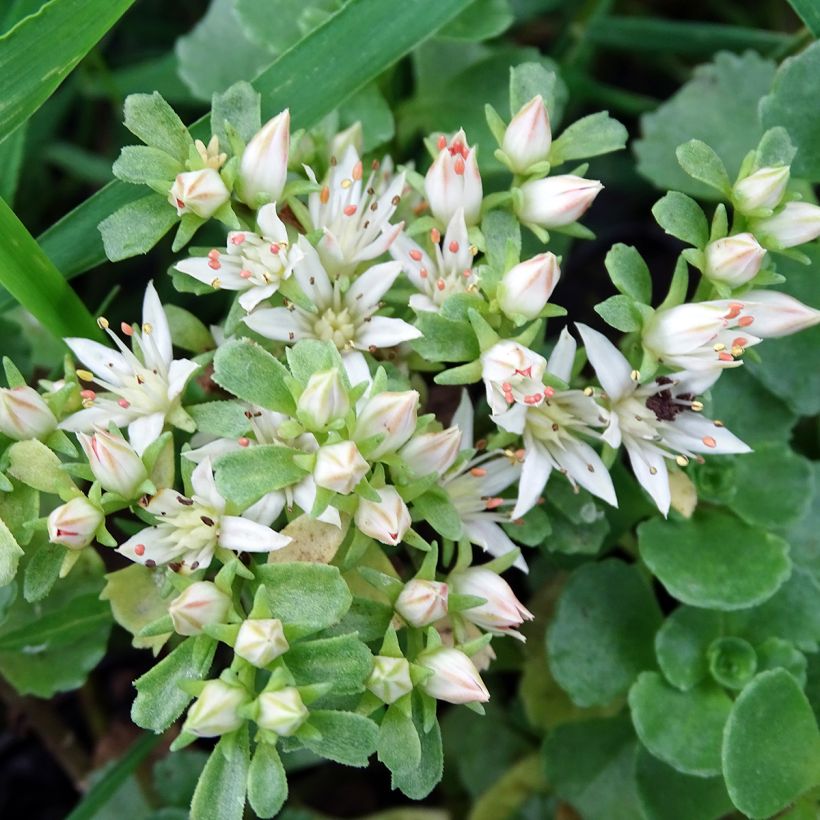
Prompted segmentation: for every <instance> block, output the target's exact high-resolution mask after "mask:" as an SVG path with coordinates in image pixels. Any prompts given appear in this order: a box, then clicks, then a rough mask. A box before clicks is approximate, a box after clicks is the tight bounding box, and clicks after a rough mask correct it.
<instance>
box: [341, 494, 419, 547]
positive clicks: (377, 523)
mask: <svg viewBox="0 0 820 820" xmlns="http://www.w3.org/2000/svg"><path fill="white" fill-rule="evenodd" d="M376 492H377V493H378V496H379V500H378V501H370V500H368V499H367V498H361V499H359V506H358V507H357V509H356V514H355V516H354V521H355V522H356V526H357V527H358V528H359V529H360V530H361V531H362V532H363V533H364V534H365V535H369V536H370V537H371V538H375V539H376V540H377V541H381V543H382V544H387V545H388V546H391V547H393V546H395V545H396V544H398V543H399V542H400V541H401V540H402V538H404V536H405V534H406V533H407V530H409V529H410V523H411V522H410V511H409V510H408V509H407V505H406V504H405V503H404V501H403V500H402V497H401V496H400V495H399V494H398V493H397V492H396V490H395V489H394V488H393V487H383V488H382V489H381V490H376Z"/></svg>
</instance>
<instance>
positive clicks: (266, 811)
mask: <svg viewBox="0 0 820 820" xmlns="http://www.w3.org/2000/svg"><path fill="white" fill-rule="evenodd" d="M287 799H288V778H287V775H286V774H285V767H284V766H283V765H282V760H281V759H280V757H279V754H278V753H277V751H276V746H273V745H271V744H268V743H259V744H257V746H256V751H255V752H254V753H253V758H252V759H251V766H250V769H249V770H248V802H249V803H250V804H251V808H252V809H253V810H254V812H256V814H257V815H258V816H259V817H273V816H274V815H275V814H276V813H277V812H278V811H279V809H281V808H282V806H283V805H284V804H285V800H287Z"/></svg>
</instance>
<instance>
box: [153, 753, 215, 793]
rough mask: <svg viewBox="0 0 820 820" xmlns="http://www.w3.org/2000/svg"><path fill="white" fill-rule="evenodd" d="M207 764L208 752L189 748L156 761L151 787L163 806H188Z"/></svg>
mask: <svg viewBox="0 0 820 820" xmlns="http://www.w3.org/2000/svg"><path fill="white" fill-rule="evenodd" d="M207 762H208V752H205V751H203V750H201V749H192V748H191V747H188V748H187V749H180V750H179V751H178V752H174V753H173V754H169V755H167V756H166V757H163V758H160V759H159V760H157V762H156V763H155V764H154V766H153V770H152V774H153V786H154V789H155V791H156V793H157V795H158V796H159V798H160V799H161V800H162V801H163V805H167V806H183V807H185V808H187V807H188V806H190V805H191V798H192V797H193V796H194V789H196V784H197V780H199V775H200V774H202V770H203V769H204V768H205V764H206V763H207Z"/></svg>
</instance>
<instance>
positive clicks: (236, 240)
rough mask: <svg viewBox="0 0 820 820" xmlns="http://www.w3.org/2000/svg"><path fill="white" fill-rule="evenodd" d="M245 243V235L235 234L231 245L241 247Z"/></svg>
mask: <svg viewBox="0 0 820 820" xmlns="http://www.w3.org/2000/svg"><path fill="white" fill-rule="evenodd" d="M244 241H245V234H243V233H235V234H234V235H233V236H232V237H231V244H232V245H241V244H242V243H243V242H244Z"/></svg>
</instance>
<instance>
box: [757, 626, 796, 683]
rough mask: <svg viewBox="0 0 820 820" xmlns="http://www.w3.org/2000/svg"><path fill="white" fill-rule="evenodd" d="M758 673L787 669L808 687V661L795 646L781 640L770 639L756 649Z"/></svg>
mask: <svg viewBox="0 0 820 820" xmlns="http://www.w3.org/2000/svg"><path fill="white" fill-rule="evenodd" d="M755 653H756V655H757V671H758V672H766V671H767V670H770V669H785V670H786V671H787V672H788V673H789V674H790V675H793V676H794V679H795V680H796V681H797V682H798V683H799V684H800V686H801V688H804V689H805V687H806V682H807V680H808V659H807V658H806V656H805V655H804V654H803V653H802V652H801V651H800V650H799V649H795V648H794V645H793V644H791V643H789V642H788V641H784V640H781V639H780V638H768V639H767V640H765V641H763V643H762V644H760V645H759V646H757V647H755Z"/></svg>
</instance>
